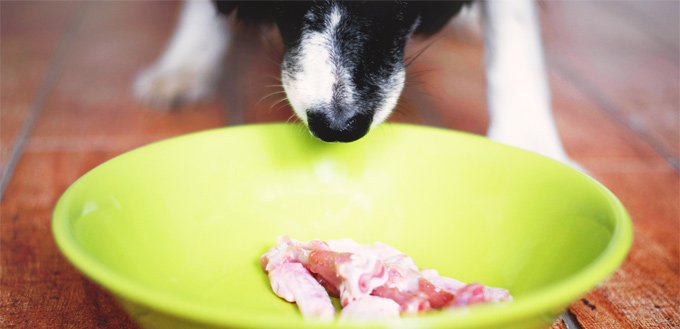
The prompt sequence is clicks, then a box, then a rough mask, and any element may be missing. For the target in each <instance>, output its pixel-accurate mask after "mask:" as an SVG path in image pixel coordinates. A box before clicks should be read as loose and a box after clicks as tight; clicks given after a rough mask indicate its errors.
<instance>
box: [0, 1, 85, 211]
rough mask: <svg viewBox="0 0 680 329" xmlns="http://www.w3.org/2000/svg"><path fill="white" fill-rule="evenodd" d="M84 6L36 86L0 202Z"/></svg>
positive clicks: (6, 171) (1, 181)
mask: <svg viewBox="0 0 680 329" xmlns="http://www.w3.org/2000/svg"><path fill="white" fill-rule="evenodd" d="M86 6H87V3H84V2H83V3H79V4H78V7H77V8H76V11H75V13H73V15H72V18H71V21H70V22H69V25H68V26H67V27H66V29H65V30H64V32H63V33H62V35H61V37H60V38H59V41H58V43H57V46H56V49H55V50H54V53H53V55H52V58H50V62H49V64H48V65H47V69H46V72H45V74H44V78H43V80H42V81H41V83H40V85H39V86H38V90H37V91H36V95H35V98H34V99H33V104H31V107H30V109H29V110H28V113H27V114H26V118H25V120H24V122H23V124H22V125H21V129H20V130H19V133H18V134H17V138H16V141H15V143H14V148H13V149H12V152H11V153H10V156H9V160H8V161H7V164H6V165H5V168H3V170H2V178H0V201H2V200H3V199H4V196H5V189H6V188H7V185H8V184H9V182H10V180H11V179H12V176H13V174H14V169H15V168H16V165H17V163H18V162H19V159H20V158H21V155H22V154H23V151H24V146H25V144H26V141H27V139H28V136H29V134H30V133H31V130H32V129H33V126H34V125H35V121H36V120H37V119H38V117H39V116H40V113H41V112H42V110H43V107H44V105H45V102H46V101H47V98H48V96H49V95H50V93H51V92H52V88H53V87H54V85H55V83H56V81H57V78H58V77H59V73H61V69H62V66H63V64H64V59H65V58H66V55H67V54H68V50H69V49H70V46H71V44H72V42H73V40H74V39H75V36H76V34H77V31H78V28H79V27H80V25H81V23H82V22H83V20H84V17H85V12H86Z"/></svg>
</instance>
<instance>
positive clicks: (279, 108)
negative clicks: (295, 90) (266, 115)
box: [273, 102, 290, 112]
mask: <svg viewBox="0 0 680 329" xmlns="http://www.w3.org/2000/svg"><path fill="white" fill-rule="evenodd" d="M289 105H290V104H289V103H288V102H286V103H283V104H282V105H281V106H279V107H277V108H276V110H274V111H273V112H278V111H280V110H282V109H284V108H286V106H289Z"/></svg>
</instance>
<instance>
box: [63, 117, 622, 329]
mask: <svg viewBox="0 0 680 329" xmlns="http://www.w3.org/2000/svg"><path fill="white" fill-rule="evenodd" d="M285 125H291V124H288V123H258V124H247V125H240V126H233V127H223V128H215V129H208V130H204V131H199V132H194V133H189V134H185V135H181V136H176V137H171V138H168V139H164V140H161V141H157V142H153V143H150V144H148V145H145V146H142V147H139V148H137V149H134V150H131V151H128V152H125V153H123V154H120V155H118V156H116V157H114V158H112V159H109V160H107V161H105V162H104V163H102V164H100V165H98V166H97V167H95V168H94V169H91V170H90V171H88V172H87V173H85V174H84V175H83V176H81V177H80V178H78V179H77V180H76V181H75V182H74V183H73V184H72V185H71V186H69V187H68V188H67V189H66V191H65V192H64V193H63V194H62V196H61V197H60V198H59V200H58V201H57V203H56V206H55V209H54V212H53V218H52V234H53V237H54V239H55V242H56V244H57V246H58V248H59V249H60V250H61V252H62V253H63V254H64V255H65V257H66V259H67V260H68V261H69V262H70V263H71V264H73V265H74V266H75V267H76V268H77V269H78V270H79V271H80V272H82V273H83V274H85V275H86V276H87V277H88V278H89V279H91V280H93V281H94V282H96V283H97V284H99V285H101V286H103V287H104V288H105V289H106V290H108V291H109V292H110V293H112V294H113V295H114V296H116V297H118V298H121V297H122V298H124V299H126V300H129V301H133V302H135V303H138V304H142V305H144V306H146V307H149V308H151V309H156V310H157V311H161V312H162V313H165V314H168V315H171V316H176V317H179V318H182V319H185V320H189V321H195V322H197V323H204V324H211V325H217V326H232V327H259V326H262V325H265V326H266V325H267V324H270V325H271V324H275V326H276V327H279V328H300V327H301V326H304V327H309V328H337V327H343V328H359V327H362V328H365V327H366V323H352V322H347V323H342V324H339V323H338V322H337V321H334V322H331V323H317V322H304V324H301V323H300V322H299V321H298V320H286V319H281V318H279V317H276V316H269V315H262V314H249V313H244V312H241V311H234V310H232V309H225V308H223V307H217V306H212V305H210V304H209V303H206V302H203V301H196V300H186V299H184V298H181V297H180V296H178V295H175V294H172V293H169V292H167V291H164V290H162V289H159V288H153V287H150V286H147V285H144V284H142V283H139V282H136V281H134V280H132V279H129V278H127V277H125V276H123V275H122V274H120V273H118V272H116V271H114V270H113V269H111V268H109V267H107V266H106V265H104V264H103V263H101V262H98V261H97V260H96V259H95V258H94V257H92V256H91V255H89V254H88V253H87V252H86V251H85V250H84V249H83V248H81V246H80V245H79V244H78V242H77V241H76V238H75V235H74V233H73V231H72V230H71V229H70V225H69V220H68V211H67V204H68V203H69V201H70V199H71V197H72V195H73V194H74V193H75V191H76V190H77V189H78V186H79V185H80V184H81V183H82V182H83V181H85V180H86V179H87V177H89V176H90V175H92V174H93V173H95V172H97V171H99V170H101V168H104V167H106V166H110V165H111V164H112V163H115V162H116V161H118V160H117V159H119V158H123V157H129V156H130V154H135V153H137V152H140V151H142V150H144V149H147V148H150V147H156V146H157V145H161V144H165V143H172V142H174V141H175V140H178V139H185V138H187V137H189V136H192V138H193V137H196V136H198V135H211V134H215V133H220V132H221V131H225V130H230V131H233V130H237V129H261V128H264V127H277V126H285ZM381 126H389V127H391V128H392V129H394V128H396V129H418V130H429V131H439V132H445V133H451V134H454V135H458V136H461V137H464V138H476V139H485V140H486V138H485V137H483V136H479V135H473V134H470V133H465V132H460V131H454V130H450V129H446V128H439V127H430V126H422V125H415V124H406V123H386V124H383V125H381ZM267 129H269V128H267ZM487 141H488V142H491V143H494V144H497V145H500V146H501V147H509V148H513V149H517V148H514V147H511V146H507V145H503V144H499V143H495V142H492V141H489V140H487ZM517 150H519V151H521V152H527V153H532V154H533V155H535V156H539V157H543V158H545V159H547V160H549V161H553V162H554V163H555V164H556V165H559V166H563V167H565V169H567V170H571V171H573V172H575V173H576V174H578V175H580V176H582V177H583V178H584V179H586V180H588V181H589V182H590V183H591V184H593V185H594V187H595V188H596V189H599V190H600V191H601V192H603V196H604V197H605V198H606V199H607V201H608V202H609V205H610V207H611V209H612V212H613V214H614V218H615V226H614V231H613V234H612V236H611V239H610V241H609V242H608V243H607V246H606V248H605V249H604V250H603V251H602V253H601V254H600V255H599V256H598V257H596V258H595V259H594V260H593V261H592V262H590V263H589V264H588V265H586V266H585V267H583V268H582V269H581V270H579V271H577V272H575V273H574V274H572V275H570V276H568V277H565V278H563V279H561V280H559V281H557V282H555V283H553V284H550V285H548V286H546V287H544V288H542V289H540V290H538V291H534V292H530V293H526V294H524V295H522V298H521V299H519V300H517V299H516V300H514V301H513V303H512V304H510V305H503V304H484V305H478V306H473V307H469V308H466V309H465V310H464V311H463V312H459V311H452V312H439V313H438V314H437V315H436V316H424V317H418V318H417V319H416V318H403V319H402V321H398V322H376V323H375V324H374V325H369V326H371V327H386V326H389V327H414V326H421V325H422V326H423V327H429V328H463V327H465V328H467V327H473V326H490V325H494V324H501V323H512V322H516V321H521V320H522V319H528V318H531V317H535V316H543V317H545V318H546V319H547V320H546V321H548V320H549V319H554V318H555V317H556V316H558V315H559V313H560V312H561V311H562V310H563V309H564V308H565V307H566V306H567V305H568V304H569V303H570V302H572V301H574V300H575V299H577V298H578V297H580V296H581V295H583V294H585V293H587V292H588V291H590V290H591V289H592V288H594V287H595V286H597V285H598V283H600V282H602V281H604V280H605V279H606V278H607V277H608V276H609V275H611V274H612V273H613V272H614V271H615V270H616V269H617V268H618V267H619V266H620V265H621V263H622V262H623V260H624V259H625V257H626V255H627V254H628V252H629V250H630V247H631V244H632V240H633V230H632V223H631V221H630V217H629V215H628V213H627V211H626V209H625V208H624V206H623V204H622V203H621V201H619V199H618V198H617V197H616V196H615V195H614V194H613V193H612V192H611V191H609V189H607V188H606V187H605V186H604V185H602V184H601V183H599V182H598V181H596V180H595V179H593V178H591V177H590V176H588V175H586V174H584V173H583V172H580V171H578V170H576V169H574V168H572V167H570V166H568V165H565V164H563V163H561V162H558V161H556V160H553V159H550V158H547V157H544V156H542V155H539V154H536V153H533V152H529V151H525V150H522V149H517ZM506 306H507V307H506ZM463 313H464V316H461V314H463ZM414 321H417V322H414Z"/></svg>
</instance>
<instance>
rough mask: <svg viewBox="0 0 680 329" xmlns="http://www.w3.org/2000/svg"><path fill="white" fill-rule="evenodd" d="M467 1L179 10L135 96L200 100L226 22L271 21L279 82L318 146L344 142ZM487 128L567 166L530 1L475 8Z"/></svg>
mask: <svg viewBox="0 0 680 329" xmlns="http://www.w3.org/2000/svg"><path fill="white" fill-rule="evenodd" d="M467 5H468V1H465V2H460V1H448V2H429V1H413V2H402V1H300V2H292V1H281V2H263V1H233V2H232V1H225V2H222V1H218V2H212V1H209V0H193V1H189V2H187V3H186V4H185V6H184V8H183V12H182V15H181V18H180V21H179V25H178V27H177V30H176V31H175V34H174V36H173V37H172V40H171V41H170V43H169V45H168V47H167V49H166V50H165V53H164V54H163V55H162V56H161V57H160V59H159V60H158V61H157V63H155V64H154V65H152V66H151V67H149V68H148V69H146V70H145V71H144V72H142V73H141V74H140V76H139V77H138V79H137V81H136V83H135V93H136V94H137V96H139V97H140V98H142V99H144V100H146V101H148V102H150V103H156V104H169V103H174V102H176V101H178V100H180V101H184V102H191V101H194V100H198V99H200V98H202V97H205V96H207V95H208V93H209V91H210V90H211V89H212V88H211V87H212V85H213V84H214V83H215V81H216V80H217V78H218V76H219V74H220V73H221V72H220V71H221V70H220V67H221V63H222V60H223V57H224V55H225V53H226V52H227V49H228V47H229V44H230V41H231V30H232V25H231V24H232V22H230V20H233V19H240V20H246V21H250V22H266V21H269V22H272V21H273V22H274V23H275V24H276V25H277V26H278V29H279V31H280V34H281V37H282V40H283V43H284V56H283V62H282V64H281V80H282V83H283V86H284V89H285V92H286V95H287V97H288V100H289V102H290V104H291V105H292V108H293V109H294V111H295V114H296V115H297V116H298V117H299V118H300V120H302V121H303V122H304V123H305V124H307V126H308V127H309V131H310V132H311V133H312V134H313V135H314V136H316V137H317V138H319V139H321V140H323V141H327V142H338V141H339V142H351V141H354V140H357V139H359V138H361V137H363V136H364V135H365V134H366V133H368V132H369V130H370V129H371V128H372V127H375V126H376V125H378V124H380V123H381V122H383V121H385V120H386V119H387V117H388V116H389V115H390V113H391V112H392V110H393V109H394V107H395V105H396V104H397V101H398V99H399V96H400V94H401V91H402V88H403V86H404V82H405V76H406V73H405V64H404V49H405V46H406V43H407V42H408V41H409V39H410V37H411V35H412V34H414V33H424V34H433V33H434V32H436V31H438V30H439V29H441V28H442V27H443V26H444V25H445V24H446V23H447V22H448V21H449V20H450V18H451V17H453V16H455V15H456V14H457V13H458V12H459V11H460V10H461V8H462V7H463V6H467ZM481 6H482V13H483V18H484V19H483V32H484V39H485V41H484V45H485V64H486V77H487V103H488V107H489V111H490V117H491V124H490V127H489V131H488V137H489V138H491V139H493V140H496V141H499V142H502V143H505V144H509V145H513V146H517V147H521V148H525V149H528V150H531V151H535V152H538V153H542V154H544V155H547V156H549V157H552V158H555V159H557V160H560V161H563V162H566V163H569V164H571V165H574V166H577V165H576V164H574V163H573V162H572V161H571V160H570V159H569V158H568V156H567V155H566V153H565V151H564V149H563V147H562V144H561V142H560V139H559V136H558V134H557V131H556V128H555V124H554V121H553V117H552V111H551V106H550V95H549V88H548V83H547V77H546V72H545V64H544V59H543V49H542V44H541V40H540V29H539V24H538V19H537V13H536V6H535V3H534V2H533V0H488V1H483V2H482V3H481Z"/></svg>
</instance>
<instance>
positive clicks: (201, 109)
mask: <svg viewBox="0 0 680 329" xmlns="http://www.w3.org/2000/svg"><path fill="white" fill-rule="evenodd" d="M177 9H178V7H177V6H176V5H175V4H173V3H164V2H144V1H139V2H121V3H117V2H94V3H88V8H87V12H86V14H85V17H86V18H85V20H84V22H83V23H82V24H83V26H82V28H81V29H79V30H78V32H77V35H76V41H75V42H74V44H73V47H72V49H71V50H70V54H69V57H68V60H67V61H66V62H65V63H64V68H63V72H62V74H61V75H60V78H59V80H58V82H57V86H56V87H55V89H54V91H53V94H52V95H51V96H50V98H49V99H48V101H47V103H46V104H45V110H44V113H43V115H42V117H41V118H40V119H39V120H38V121H37V122H36V126H35V132H34V133H33V134H32V136H31V139H30V140H29V143H30V144H31V145H30V147H31V148H39V149H43V150H44V149H45V148H46V147H48V146H50V145H52V146H54V147H58V148H61V149H63V148H66V147H69V145H70V144H71V143H74V144H77V143H81V144H82V143H92V141H93V140H98V141H100V143H99V144H98V145H100V146H101V147H106V146H104V145H101V143H105V142H106V141H110V145H123V144H125V143H121V142H120V141H119V139H122V140H125V141H128V142H129V141H130V139H131V136H135V137H134V138H137V139H139V143H137V144H135V145H131V146H132V147H135V146H140V145H143V144H145V143H148V142H149V141H153V140H159V139H163V138H167V137H171V136H175V135H178V134H185V133H189V132H192V131H196V130H201V129H208V128H216V127H221V126H223V125H224V123H225V121H226V119H225V116H224V111H223V109H222V105H221V104H220V103H219V102H218V101H214V102H206V103H203V104H198V105H194V106H190V107H186V108H183V109H181V110H176V111H158V110H153V109H149V108H148V107H147V106H145V105H143V104H140V103H139V102H138V100H137V99H135V98H134V97H133V94H132V82H133V80H134V78H135V76H136V74H137V73H138V72H139V70H141V69H142V68H144V67H145V66H147V65H149V64H151V63H152V62H153V60H154V59H155V58H156V57H157V56H158V55H159V52H160V51H161V50H162V49H163V47H164V46H165V42H166V39H167V36H168V35H169V34H170V33H171V32H172V25H173V22H174V17H175V16H176V10H177ZM122 21H124V22H125V24H120V22H122ZM74 140H80V142H74ZM58 142H61V143H58Z"/></svg>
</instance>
